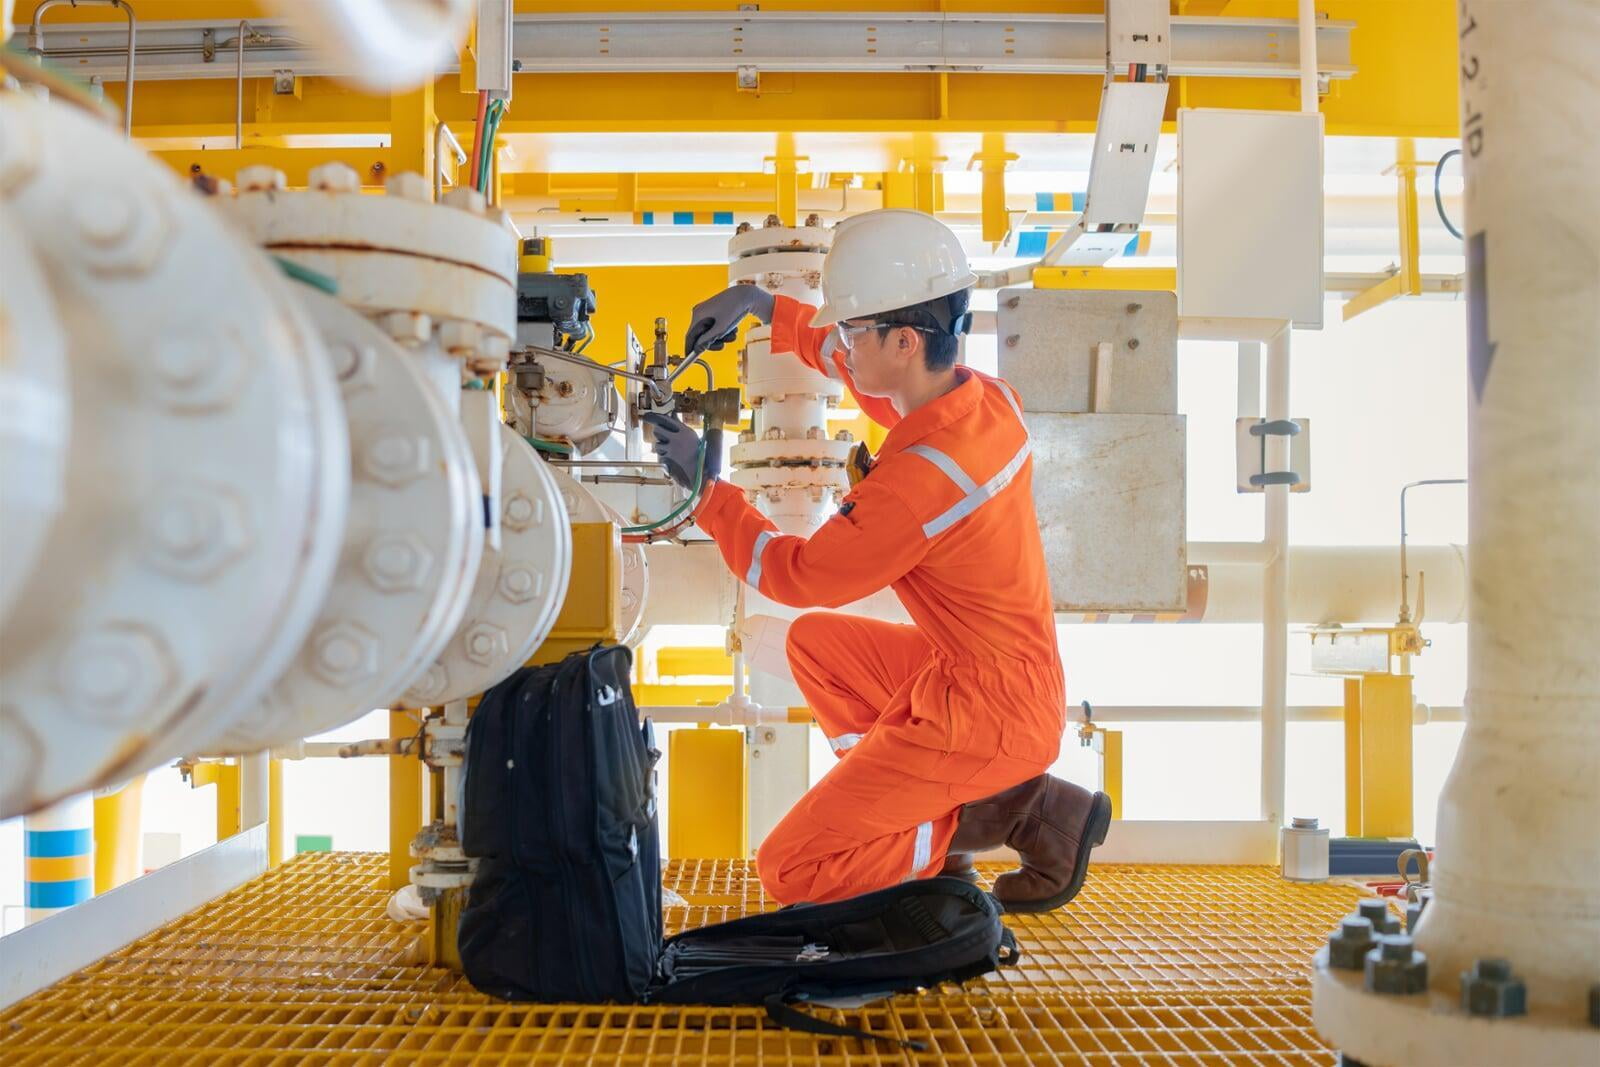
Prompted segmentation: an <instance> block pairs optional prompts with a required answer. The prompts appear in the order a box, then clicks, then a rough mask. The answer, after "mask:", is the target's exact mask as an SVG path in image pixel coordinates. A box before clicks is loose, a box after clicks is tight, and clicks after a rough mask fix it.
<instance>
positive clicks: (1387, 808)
mask: <svg viewBox="0 0 1600 1067" xmlns="http://www.w3.org/2000/svg"><path fill="white" fill-rule="evenodd" d="M1411 714H1412V698H1411V676H1410V675H1408V674H1364V675H1362V676H1361V677H1360V678H1350V679H1346V680H1345V720H1344V725H1345V833H1346V834H1347V835H1349V836H1351V837H1410V836H1411V834H1412V828H1413V823H1412V810H1413V809H1412V769H1411V750H1412V738H1411V731H1412V724H1411Z"/></svg>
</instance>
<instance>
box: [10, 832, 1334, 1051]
mask: <svg viewBox="0 0 1600 1067" xmlns="http://www.w3.org/2000/svg"><path fill="white" fill-rule="evenodd" d="M386 863H387V860H386V857H384V856H381V855H374V854H366V853H308V854H305V855H302V856H299V857H297V858H295V859H294V860H293V861H291V862H289V863H287V864H285V865H284V866H283V867H280V868H279V869H277V870H276V871H273V872H271V873H269V874H267V875H264V876H262V877H261V878H258V879H256V880H255V881H253V882H250V883H248V884H247V885H244V886H242V887H240V888H239V889H237V890H235V891H234V892H232V893H230V894H228V895H227V896H224V897H221V898H219V899H218V900H216V901H213V902H212V903H210V904H208V905H206V906H205V907H203V908H201V909H199V910H198V911H195V912H193V913H191V914H189V915H186V916H184V917H183V918H181V919H178V920H176V921H174V922H172V923H170V924H168V925H167V926H165V927H163V928H162V929H160V930H158V931H156V932H155V933H153V934H150V935H149V936H147V937H145V938H143V939H141V940H139V941H137V942H135V943H133V944H131V945H129V946H127V947H126V948H124V949H122V950H121V951H119V952H117V953H115V954H113V955H112V956H109V957H107V958H106V959H104V960H101V961H100V962H98V963H96V964H94V965H92V966H90V967H87V968H85V969H84V970H82V971H80V972H78V973H77V974H75V975H73V976H72V977H70V978H68V979H65V980H63V981H62V982H60V983H58V984H57V985H55V986H52V987H51V988H49V989H46V990H44V991H43V992H41V993H38V994H36V995H35V996H33V997H30V998H28V999H27V1000H24V1001H22V1002H21V1003H19V1004H17V1005H15V1006H13V1007H12V1008H11V1009H9V1010H8V1011H6V1012H4V1013H3V1014H0V1061H3V1062H4V1063H5V1064H6V1065H8V1067H21V1065H24V1064H29V1065H32V1064H94V1065H96V1067H101V1065H107V1064H122V1063H127V1064H135V1063H137V1064H153V1063H163V1064H165V1063H174V1064H208V1065H209V1064H240V1065H243V1064H368V1063H371V1064H377V1063H383V1064H419V1065H421V1064H438V1065H441V1067H442V1065H446V1064H489V1063H502V1062H505V1063H517V1064H533V1065H543V1064H550V1065H554V1064H569V1063H593V1064H628V1065H633V1064H709V1065H717V1067H722V1065H728V1067H731V1065H736V1064H737V1065H751V1067H779V1065H782V1067H792V1065H800V1064H822V1065H830V1067H831V1065H852V1067H853V1065H865V1064H907V1063H913V1064H936V1063H972V1064H984V1065H990V1064H1028V1065H1032V1064H1051V1063H1059V1064H1093V1065H1098V1067H1129V1065H1134V1064H1161V1065H1172V1067H1177V1065H1180V1064H1181V1065H1202V1064H1204V1065H1215V1067H1234V1065H1242V1064H1259V1065H1267V1064H1318V1065H1327V1064H1331V1063H1333V1062H1334V1059H1335V1057H1334V1054H1333V1053H1331V1052H1330V1051H1328V1050H1327V1049H1326V1048H1325V1047H1324V1046H1323V1045H1322V1043H1321V1042H1320V1041H1319V1040H1318V1039H1317V1036H1316V1033H1315V1032H1314V1030H1313V1029H1312V1025H1311V996H1310V990H1309V986H1308V984H1307V964H1308V960H1309V959H1310V956H1311V953H1312V952H1313V950H1314V949H1315V948H1316V947H1317V945H1318V944H1319V943H1320V942H1321V940H1322V938H1323V937H1324V936H1326V933H1327V931H1328V930H1330V929H1332V928H1333V926H1335V925H1336V924H1337V922H1338V919H1339V918H1340V916H1341V915H1343V914H1345V913H1347V912H1349V911H1350V910H1351V909H1352V908H1353V907H1354V902H1355V898H1356V891H1355V890H1354V889H1351V888H1348V887H1343V886H1333V885H1322V886H1301V885H1294V884H1291V883H1287V882H1284V881H1282V880H1281V879H1280V878H1278V876H1277V874H1276V872H1274V871H1271V870H1268V869H1266V868H1254V867H1134V866H1127V867H1117V866H1112V867H1097V868H1095V870H1094V872H1093V874H1092V876H1091V878H1090V880H1089V883H1088V885H1087V886H1086V887H1085V889H1084V891H1083V893H1082V895H1081V896H1080V897H1079V898H1078V899H1077V900H1076V901H1074V902H1073V904H1072V905H1071V906H1069V907H1068V908H1066V909H1063V910H1059V911H1056V912H1053V913H1051V914H1048V915H1043V916H1013V917H1011V918H1010V919H1009V920H1008V921H1009V923H1010V924H1011V926H1012V928H1013V929H1014V930H1015V932H1016V934H1017V939H1018V941H1019V943H1020V944H1021V946H1022V948H1023V951H1024V953H1025V956H1024V959H1023V960H1022V962H1021V964H1020V966H1018V967H1015V968H1011V969H1008V970H1006V971H1005V972H1003V973H1002V976H1001V977H998V978H994V979H990V980H988V981H985V982H975V983H971V984H969V986H968V987H967V988H966V989H965V990H960V989H955V988H947V989H943V990H936V991H932V992H929V993H927V994H925V995H923V996H917V997H899V998H896V999H895V1000H893V1001H891V1002H887V1003H884V1004H881V1005H878V1006H871V1007H868V1008H865V1009H862V1010H859V1011H852V1012H843V1013H838V1014H837V1015H836V1016H835V1017H837V1018H840V1019H843V1020H845V1021H849V1022H851V1023H853V1024H855V1025H858V1026H865V1027H867V1028H868V1029H871V1030H873V1031H879V1032H885V1033H894V1034H899V1035H902V1036H906V1037H914V1038H920V1039H921V1040H923V1041H926V1042H927V1043H928V1045H929V1051H928V1052H927V1053H921V1054H916V1053H908V1052H902V1051H899V1050H896V1049H890V1048H888V1047H886V1046H882V1045H879V1044H877V1043H867V1042H862V1041H857V1040H854V1039H850V1040H840V1039H834V1038H818V1037H813V1036H810V1035H806V1034H797V1033H789V1032H785V1031H781V1030H777V1029H774V1028H771V1027H770V1026H767V1025H764V1024H763V1023H764V1019H763V1016H764V1013H763V1012H762V1010H761V1009H759V1008H692V1007H689V1008H686V1007H671V1008H656V1007H649V1008H645V1007H634V1006H628V1005H529V1004H506V1003H501V1002H497V1001H492V1000H490V999H489V998H487V997H485V996H483V995H481V994H479V993H477V992H475V991H474V990H473V989H472V987H471V986H469V985H468V984H467V983H466V981H465V980H464V979H462V978H461V977H460V976H458V975H455V974H452V973H450V972H448V971H444V970H440V969H436V968H432V967H428V966H426V965H425V964H424V962H423V949H422V947H421V945H422V941H421V932H422V924H411V925H409V926H403V925H400V924H397V923H394V922H391V921H390V920H389V919H387V918H386V917H385V915H384V903H385V901H386V899H387V897H388V893H387V891H386V890H385V889H384V888H383V887H382V886H383V878H384V875H385V871H386ZM1000 869H1003V868H995V869H992V870H987V871H986V872H985V877H986V878H988V877H992V875H993V874H995V873H997V871H998V870H1000ZM666 884H667V885H669V886H671V887H672V888H674V889H676V890H678V892H679V893H681V894H682V895H683V896H684V898H685V899H686V900H687V901H688V906H687V907H677V908H670V909H668V913H667V927H668V931H669V932H672V931H676V930H679V929H683V928H685V927H688V926H694V925H699V924H703V923H708V922H717V921H720V920H722V919H727V918H733V917H736V916H738V915H741V914H744V913H746V912H749V911H757V910H762V909H764V908H768V907H771V906H772V905H771V904H770V903H769V902H768V901H766V899H765V898H764V896H763V894H762V892H761V888H760V885H759V884H758V883H757V882H756V881H755V879H754V877H753V876H747V873H746V869H745V865H744V864H743V863H739V862H727V861H717V862H709V861H680V862H675V863H673V864H672V865H671V867H670V868H669V870H668V872H667V876H666Z"/></svg>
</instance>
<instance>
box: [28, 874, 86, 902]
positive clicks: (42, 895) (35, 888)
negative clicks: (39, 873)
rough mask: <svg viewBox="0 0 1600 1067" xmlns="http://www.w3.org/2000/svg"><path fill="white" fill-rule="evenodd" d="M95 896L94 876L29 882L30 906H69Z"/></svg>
mask: <svg viewBox="0 0 1600 1067" xmlns="http://www.w3.org/2000/svg"><path fill="white" fill-rule="evenodd" d="M92 896H94V879H93V878H74V879H73V880H72V881H70V882H29V883H28V907H30V908H69V907H71V906H72V905H74V904H82V903H83V902H84V901H86V900H88V899H89V898H90V897H92Z"/></svg>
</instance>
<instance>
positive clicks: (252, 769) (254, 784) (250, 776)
mask: <svg viewBox="0 0 1600 1067" xmlns="http://www.w3.org/2000/svg"><path fill="white" fill-rule="evenodd" d="M269 759H270V756H269V754H268V753H267V752H265V751H262V752H256V753H254V754H252V755H249V756H240V757H239V829H241V830H248V829H250V827H252V826H257V825H260V824H261V823H264V822H266V821H267V810H268V807H269V805H270V804H271V801H272V796H271V788H272V783H271V778H270V773H271V767H270V765H269V763H268V761H269Z"/></svg>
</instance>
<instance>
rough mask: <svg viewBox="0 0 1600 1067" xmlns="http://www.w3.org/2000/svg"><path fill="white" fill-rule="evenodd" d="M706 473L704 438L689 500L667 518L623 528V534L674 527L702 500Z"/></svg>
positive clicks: (697, 453)
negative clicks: (681, 516) (701, 489)
mask: <svg viewBox="0 0 1600 1067" xmlns="http://www.w3.org/2000/svg"><path fill="white" fill-rule="evenodd" d="M705 471H706V442H705V438H703V437H702V438H701V439H700V447H699V448H697V449H695V454H694V488H692V489H690V490H689V496H688V498H687V499H686V500H684V502H683V503H681V504H679V505H678V506H677V507H675V508H673V509H672V510H671V511H669V512H667V514H666V515H665V516H663V517H662V518H659V519H657V520H656V521H655V522H647V523H645V524H643V525H641V526H624V527H623V528H622V532H623V533H625V534H650V533H655V532H656V531H657V530H659V529H661V528H662V527H665V526H670V525H672V523H673V520H675V519H676V518H677V517H678V516H679V515H682V514H683V513H684V512H685V511H686V510H688V509H689V508H690V507H691V506H693V505H694V503H695V502H696V501H697V500H698V499H699V498H700V486H701V484H702V483H703V482H704V481H705Z"/></svg>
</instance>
